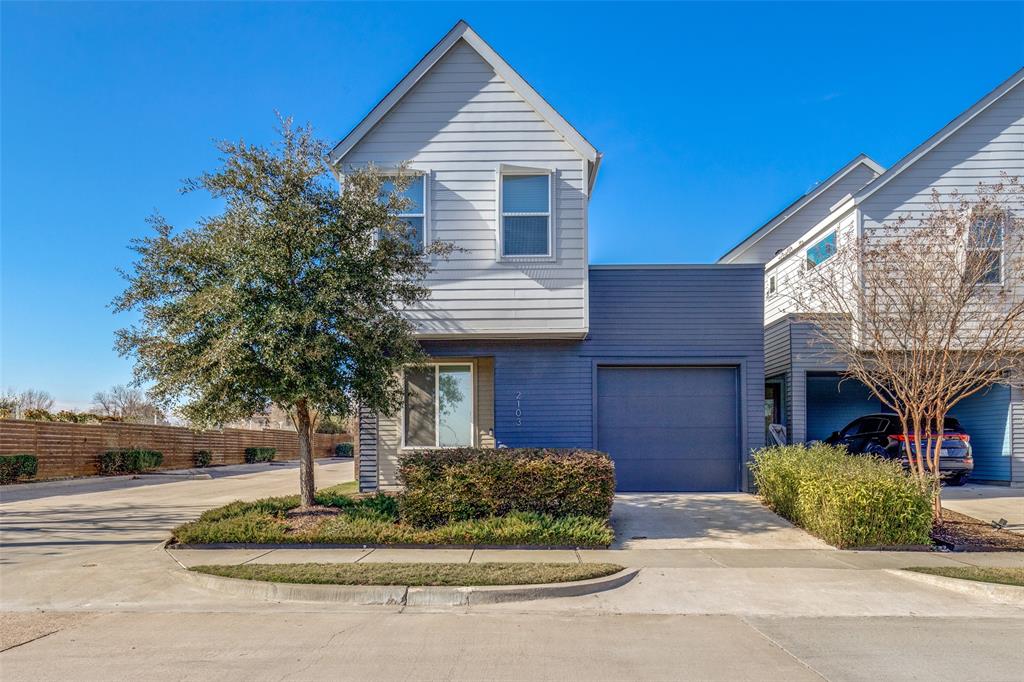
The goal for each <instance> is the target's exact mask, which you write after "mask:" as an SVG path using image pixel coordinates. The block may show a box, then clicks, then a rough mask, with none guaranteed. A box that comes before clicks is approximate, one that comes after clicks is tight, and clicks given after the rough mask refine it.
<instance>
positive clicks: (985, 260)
mask: <svg viewBox="0 0 1024 682" xmlns="http://www.w3.org/2000/svg"><path fill="white" fill-rule="evenodd" d="M1003 227H1004V217H1003V216H1001V215H1000V216H986V217H983V218H978V219H976V220H975V221H974V222H973V223H971V229H970V233H969V234H968V236H967V275H968V277H972V278H975V279H976V282H977V283H978V284H1002V283H1003Z"/></svg>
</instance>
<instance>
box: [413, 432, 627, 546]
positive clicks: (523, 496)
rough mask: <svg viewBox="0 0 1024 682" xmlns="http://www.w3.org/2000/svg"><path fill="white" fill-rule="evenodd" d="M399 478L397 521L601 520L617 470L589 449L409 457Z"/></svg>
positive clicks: (418, 453)
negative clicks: (521, 516)
mask: <svg viewBox="0 0 1024 682" xmlns="http://www.w3.org/2000/svg"><path fill="white" fill-rule="evenodd" d="M398 477H399V481H400V482H401V483H402V485H404V490H403V492H402V493H401V496H400V505H399V506H400V509H401V518H402V521H403V522H404V523H407V524H411V525H414V526H422V527H427V528H430V527H434V526H441V525H445V524H451V523H456V522H459V521H469V520H472V519H484V518H490V517H503V516H507V515H509V514H514V513H517V512H527V513H533V514H541V515H549V516H551V517H554V518H562V517H589V518H594V519H598V520H600V521H602V522H603V521H604V520H606V519H607V518H608V516H609V515H610V514H611V509H612V499H613V498H614V496H615V467H614V464H613V463H612V460H611V458H610V457H608V455H606V454H604V453H601V452H596V451H593V450H570V449H565V450H556V449H528V448H500V449H481V448H462V449H453V450H424V451H412V452H409V453H406V454H404V455H403V456H401V457H400V460H399V469H398Z"/></svg>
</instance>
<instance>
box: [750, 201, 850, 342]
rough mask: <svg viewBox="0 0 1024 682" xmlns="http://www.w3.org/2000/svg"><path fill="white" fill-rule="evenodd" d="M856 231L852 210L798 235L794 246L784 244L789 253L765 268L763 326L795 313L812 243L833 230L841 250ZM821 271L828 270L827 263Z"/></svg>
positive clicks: (834, 216) (836, 215)
mask: <svg viewBox="0 0 1024 682" xmlns="http://www.w3.org/2000/svg"><path fill="white" fill-rule="evenodd" d="M855 229H856V215H855V213H854V212H853V211H852V210H846V211H845V212H842V213H839V212H837V213H836V214H834V215H833V216H831V217H830V219H829V220H828V221H825V222H822V223H820V224H819V225H817V226H812V229H811V230H810V231H807V232H806V233H804V234H801V235H800V236H799V237H798V238H797V239H796V240H794V243H790V244H787V247H789V251H788V252H784V253H782V254H780V255H779V257H777V259H776V260H774V261H772V262H770V263H769V264H768V265H767V266H766V267H765V273H764V281H765V304H764V323H765V325H769V324H771V323H772V322H775V321H776V320H778V319H781V318H782V317H784V316H785V315H787V314H790V313H793V312H795V311H796V306H795V304H794V300H795V298H794V297H796V296H798V293H797V291H798V290H797V287H799V286H800V281H801V279H802V277H803V272H804V261H805V260H806V257H807V256H806V253H807V247H808V246H813V245H814V244H815V242H817V241H818V240H819V239H820V238H821V237H824V236H825V235H826V234H828V233H829V232H831V231H832V230H837V231H838V233H837V240H838V242H837V243H838V245H839V247H840V248H842V246H843V243H844V242H846V243H848V242H849V240H850V239H852V238H853V236H854V233H855ZM821 267H827V262H826V263H824V264H822V266H821ZM773 277H774V278H775V287H776V291H775V293H774V294H769V293H768V288H769V286H770V284H769V283H770V282H771V279H772V278H773Z"/></svg>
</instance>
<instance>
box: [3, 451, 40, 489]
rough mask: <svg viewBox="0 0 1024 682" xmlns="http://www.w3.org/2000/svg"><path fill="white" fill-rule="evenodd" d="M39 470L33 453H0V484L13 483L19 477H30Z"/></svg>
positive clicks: (37, 460)
mask: <svg viewBox="0 0 1024 682" xmlns="http://www.w3.org/2000/svg"><path fill="white" fill-rule="evenodd" d="M38 470H39V458H37V457H36V456H35V455H28V454H17V455H0V484H3V483H14V482H15V481H17V480H18V479H19V478H32V477H33V476H35V475H36V472H37V471H38Z"/></svg>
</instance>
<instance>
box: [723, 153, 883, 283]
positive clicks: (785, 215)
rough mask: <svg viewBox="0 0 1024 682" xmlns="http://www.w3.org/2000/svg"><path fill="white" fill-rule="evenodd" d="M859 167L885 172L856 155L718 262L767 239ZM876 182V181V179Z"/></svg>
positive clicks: (872, 162)
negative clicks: (776, 229) (779, 226)
mask: <svg viewBox="0 0 1024 682" xmlns="http://www.w3.org/2000/svg"><path fill="white" fill-rule="evenodd" d="M860 165H864V166H867V167H868V168H870V169H871V170H872V171H873V172H875V173H878V174H882V173H884V172H885V168H884V167H882V166H880V165H878V163H876V162H875V161H874V160H873V159H872V158H871V157H869V156H868V155H867V154H858V155H857V156H855V157H854V158H853V159H852V160H851V161H850V162H849V163H847V164H846V165H845V166H843V167H842V168H840V169H839V170H837V171H836V172H835V173H833V174H832V175H830V176H829V177H827V178H825V180H823V181H822V182H820V183H818V185H817V187H815V188H814V189H812V190H811V191H810V192H808V193H807V194H804V195H803V196H801V197H800V198H798V199H797V200H796V201H794V202H793V203H792V204H790V205H789V206H787V207H786V208H784V209H782V210H781V211H780V212H779V213H778V214H776V215H775V217H774V218H772V219H771V220H769V221H768V222H767V223H765V224H764V225H762V226H761V227H759V228H757V229H756V230H754V231H753V232H752V233H751V234H749V235H747V236H746V237H744V238H743V240H742V241H740V243H738V244H736V245H735V246H734V247H732V248H731V249H729V250H728V251H727V252H725V253H724V254H722V256H721V257H720V258H719V259H718V262H719V263H722V262H724V261H725V259H726V258H729V257H730V256H731V255H733V254H734V253H736V252H737V251H742V250H746V249H749V248H750V247H751V246H753V245H754V244H756V243H757V242H759V241H760V240H761V239H763V238H764V237H767V236H768V234H769V233H771V231H772V230H774V229H775V228H776V227H777V226H778V225H780V224H782V223H784V222H785V221H786V220H788V219H789V218H790V217H791V216H792V215H793V214H794V213H796V212H797V211H799V210H800V209H802V208H803V207H804V206H806V205H807V204H809V203H811V202H812V201H814V200H815V199H817V198H818V197H819V196H821V194H822V193H823V192H825V191H826V190H828V188H829V187H831V186H832V185H834V184H836V183H837V182H839V181H840V180H842V179H843V178H844V177H846V176H847V175H848V174H849V173H850V171H852V170H854V169H855V168H857V167H858V166H860ZM876 180H877V178H876Z"/></svg>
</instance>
